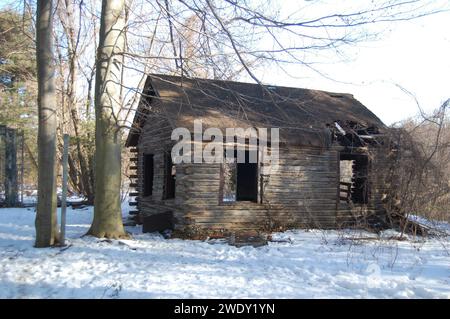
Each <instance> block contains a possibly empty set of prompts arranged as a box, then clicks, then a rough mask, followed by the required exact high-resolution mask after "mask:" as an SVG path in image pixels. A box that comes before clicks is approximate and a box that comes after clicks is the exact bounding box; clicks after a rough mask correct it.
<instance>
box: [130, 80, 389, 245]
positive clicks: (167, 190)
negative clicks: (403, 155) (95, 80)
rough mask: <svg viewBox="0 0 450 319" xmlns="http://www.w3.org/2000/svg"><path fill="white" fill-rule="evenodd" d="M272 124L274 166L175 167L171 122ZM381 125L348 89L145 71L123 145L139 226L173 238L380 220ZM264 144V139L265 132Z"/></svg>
mask: <svg viewBox="0 0 450 319" xmlns="http://www.w3.org/2000/svg"><path fill="white" fill-rule="evenodd" d="M199 119H200V120H202V126H203V130H205V129H207V128H212V127H214V128H219V129H221V130H225V128H233V127H240V128H244V129H246V128H251V127H253V128H257V127H265V128H269V129H270V128H279V162H278V163H279V167H278V170H276V171H272V170H271V167H270V164H269V165H267V164H266V163H264V164H263V163H260V161H259V159H258V162H257V163H256V164H255V163H243V164H238V165H235V166H232V163H231V164H229V163H224V164H221V163H212V164H207V163H181V164H174V163H173V162H172V159H171V156H170V154H171V149H172V147H173V145H174V144H175V143H176V142H177V141H174V140H172V139H171V133H172V130H173V129H174V128H177V127H184V128H187V129H189V131H190V132H193V131H194V130H193V123H194V120H199ZM384 130H386V127H385V125H384V124H383V123H382V122H381V120H380V119H379V118H378V117H377V116H375V115H374V114H373V113H372V112H371V111H369V110H368V109H367V108H366V107H365V106H364V105H362V104H361V103H360V102H358V101H357V100H356V99H355V98H353V96H352V95H350V94H341V93H330V92H324V91H317V90H309V89H299V88H288V87H278V86H261V85H257V84H249V83H239V82H231V81H219V80H206V79H188V78H185V77H176V76H166V75H156V74H155V75H150V76H149V77H148V79H147V81H146V84H145V87H144V90H143V92H142V96H141V100H140V102H139V106H138V110H137V112H136V115H135V118H134V123H133V129H132V130H131V131H130V133H129V136H128V139H127V142H126V146H127V147H129V148H131V149H130V151H131V152H132V153H133V154H135V158H132V159H131V160H132V164H131V165H132V167H131V169H135V170H136V173H134V174H133V175H131V178H135V179H136V180H135V181H132V183H131V187H135V188H136V190H135V191H133V192H132V193H131V195H132V196H135V197H136V201H135V202H134V203H131V204H132V205H135V206H136V207H137V210H136V211H132V212H131V214H136V215H137V216H139V218H138V219H139V220H140V221H142V222H143V224H144V226H143V230H144V231H161V230H164V229H166V228H172V229H174V233H176V234H178V235H179V236H185V237H190V238H193V237H195V238H199V237H202V236H210V235H213V236H214V235H220V234H224V235H225V234H229V233H233V232H238V231H257V232H258V231H261V232H265V231H274V230H284V229H290V228H305V227H314V228H338V227H343V226H350V225H354V224H355V223H359V222H362V221H365V222H367V221H370V220H371V221H372V222H373V221H382V220H383V218H384V214H385V212H384V209H383V203H382V188H381V187H380V185H381V180H380V179H381V177H380V176H379V175H378V174H377V170H378V168H379V167H381V166H382V165H383V163H382V162H381V163H380V162H378V161H377V158H378V153H379V150H380V149H382V148H381V147H379V146H380V139H379V138H380V137H381V136H382V135H383V134H382V133H383V131H384ZM268 140H269V141H268V145H269V147H268V148H269V149H270V147H272V146H271V141H270V137H269V138H268Z"/></svg>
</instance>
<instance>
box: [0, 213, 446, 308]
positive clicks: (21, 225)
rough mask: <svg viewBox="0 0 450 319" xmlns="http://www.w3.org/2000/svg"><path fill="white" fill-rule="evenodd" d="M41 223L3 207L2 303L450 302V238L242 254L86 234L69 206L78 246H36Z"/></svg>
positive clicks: (301, 244)
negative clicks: (218, 300)
mask: <svg viewBox="0 0 450 319" xmlns="http://www.w3.org/2000/svg"><path fill="white" fill-rule="evenodd" d="M34 217H35V213H34V209H33V208H30V209H0V298H447V299H448V298H450V238H449V237H448V236H447V237H446V238H442V237H441V238H431V239H430V238H429V239H427V240H426V241H418V240H414V239H412V238H411V239H410V240H408V241H397V240H387V239H379V240H371V239H368V238H367V237H373V234H368V233H364V232H356V231H347V232H337V231H319V230H313V231H289V232H285V233H278V234H275V235H274V236H273V237H274V240H276V241H277V242H270V243H269V245H268V246H263V247H259V248H253V247H242V248H236V247H233V246H229V245H227V244H225V243H221V242H220V241H215V242H211V241H210V242H204V241H186V240H179V239H169V240H167V239H164V238H163V237H161V236H160V235H157V234H141V233H140V227H129V228H128V231H130V232H131V233H132V234H133V237H134V239H133V240H122V241H112V242H108V241H102V240H99V239H96V238H90V237H80V236H82V235H83V234H84V233H85V232H86V231H87V229H88V227H89V224H90V222H91V219H92V208H87V209H85V210H72V209H69V210H68V217H67V218H68V227H67V236H68V237H69V242H70V244H71V246H70V247H69V248H67V249H61V248H48V249H35V248H33V242H34ZM446 227H447V229H448V230H450V228H449V227H448V224H447V225H446ZM391 235H392V231H388V232H386V233H385V236H384V237H385V238H388V237H389V236H391ZM356 237H362V238H366V239H361V240H354V238H356ZM350 238H353V239H350Z"/></svg>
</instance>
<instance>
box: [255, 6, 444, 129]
mask: <svg viewBox="0 0 450 319" xmlns="http://www.w3.org/2000/svg"><path fill="white" fill-rule="evenodd" d="M390 27H391V28H392V30H391V31H390V32H387V33H384V34H382V36H381V38H380V39H379V40H377V41H375V42H369V43H365V44H362V45H361V44H359V45H358V46H357V47H355V48H350V49H348V50H345V53H346V55H347V56H348V57H349V58H350V59H349V60H350V61H347V62H340V63H333V64H328V65H324V66H321V67H320V69H321V70H323V71H325V72H326V73H327V74H328V75H329V76H330V77H331V78H333V79H334V80H338V81H341V82H350V83H351V84H343V83H339V82H335V81H332V80H327V79H326V78H324V77H322V76H320V75H318V74H311V72H307V71H306V70H304V69H303V68H301V67H298V70H296V69H295V68H294V69H293V68H292V67H290V68H289V72H290V73H291V74H296V72H298V75H299V76H302V75H303V76H305V75H306V76H307V78H300V79H293V78H288V77H286V75H285V74H284V73H283V72H275V73H274V72H273V71H274V70H268V71H266V73H265V74H263V76H262V79H263V81H264V82H267V83H271V84H279V85H286V86H296V87H305V88H311V89H319V90H326V91H333V92H346V93H352V94H353V95H354V96H355V98H357V99H358V100H359V101H360V102H362V103H363V104H364V105H366V106H367V107H368V108H369V109H370V110H372V112H374V113H375V114H376V115H378V117H380V118H381V119H382V120H383V121H384V122H385V123H386V124H392V123H394V122H397V121H400V120H402V119H405V118H406V117H409V116H414V115H416V114H417V113H418V108H417V106H416V103H415V101H414V99H413V98H411V97H410V96H408V95H407V94H405V93H404V92H402V90H401V89H400V88H398V87H397V86H396V84H398V85H400V86H402V87H403V88H405V89H407V90H408V91H410V92H412V93H413V94H414V95H415V96H416V97H417V99H418V101H419V103H420V105H421V107H422V108H423V109H424V110H425V111H432V110H434V109H437V108H438V107H439V106H440V105H441V104H442V102H444V101H445V100H446V99H448V98H450V12H445V13H440V14H437V15H433V16H429V17H425V18H421V19H418V20H413V21H409V22H399V23H395V24H393V25H392V26H390ZM334 60H335V58H334Z"/></svg>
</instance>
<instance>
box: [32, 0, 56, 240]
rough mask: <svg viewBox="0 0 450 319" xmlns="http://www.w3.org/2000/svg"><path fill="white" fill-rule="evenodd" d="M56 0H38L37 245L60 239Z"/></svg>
mask: <svg viewBox="0 0 450 319" xmlns="http://www.w3.org/2000/svg"><path fill="white" fill-rule="evenodd" d="M52 30H53V2H52V0H39V1H38V2H37V15H36V60H37V79H38V117H39V128H38V204H37V214H36V222H35V225H36V243H35V246H36V247H48V246H52V245H55V244H57V243H58V237H59V232H58V226H57V223H56V222H57V216H56V170H55V161H56V95H55V83H54V82H55V78H54V76H55V70H54V64H53V36H52Z"/></svg>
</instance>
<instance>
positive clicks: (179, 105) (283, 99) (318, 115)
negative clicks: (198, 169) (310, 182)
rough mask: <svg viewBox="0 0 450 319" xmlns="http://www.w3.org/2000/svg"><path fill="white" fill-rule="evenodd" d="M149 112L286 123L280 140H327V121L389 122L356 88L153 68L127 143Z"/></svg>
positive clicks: (223, 121) (225, 123)
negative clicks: (316, 86) (295, 84)
mask: <svg viewBox="0 0 450 319" xmlns="http://www.w3.org/2000/svg"><path fill="white" fill-rule="evenodd" d="M148 115H151V116H162V117H164V118H166V119H167V120H168V121H169V123H170V124H171V125H172V127H173V128H176V127H186V128H188V129H191V130H192V129H193V123H194V120H196V119H200V120H202V124H203V129H206V128H209V127H217V128H219V129H225V128H232V127H241V128H244V129H245V128H248V127H255V128H257V127H265V128H272V127H277V128H280V142H287V141H291V142H292V141H293V142H295V144H300V145H313V146H323V145H324V144H326V143H327V142H326V139H327V136H326V127H327V125H333V123H335V122H339V123H349V122H352V123H357V124H358V126H362V127H366V128H376V129H383V128H385V125H384V124H383V122H382V121H381V120H380V119H379V118H378V117H377V116H376V115H375V114H373V113H372V112H371V111H370V110H369V109H367V108H366V107H365V106H364V105H363V104H361V103H360V102H359V101H358V100H356V99H355V98H354V97H353V95H351V94H344V93H332V92H325V91H319V90H310V89H301V88H292V87H282V86H270V85H259V84H252V83H243V82H232V81H221V80H209V79H199V78H186V77H179V76H169V75H160V74H151V75H149V76H148V78H147V81H146V83H145V86H144V90H143V94H142V96H141V100H140V102H139V105H138V109H137V111H136V114H135V117H134V121H133V128H132V129H131V130H130V133H129V135H128V139H127V143H126V145H127V146H136V145H137V143H138V139H139V134H140V131H141V128H142V127H143V126H144V123H145V119H146V117H147V116H148Z"/></svg>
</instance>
